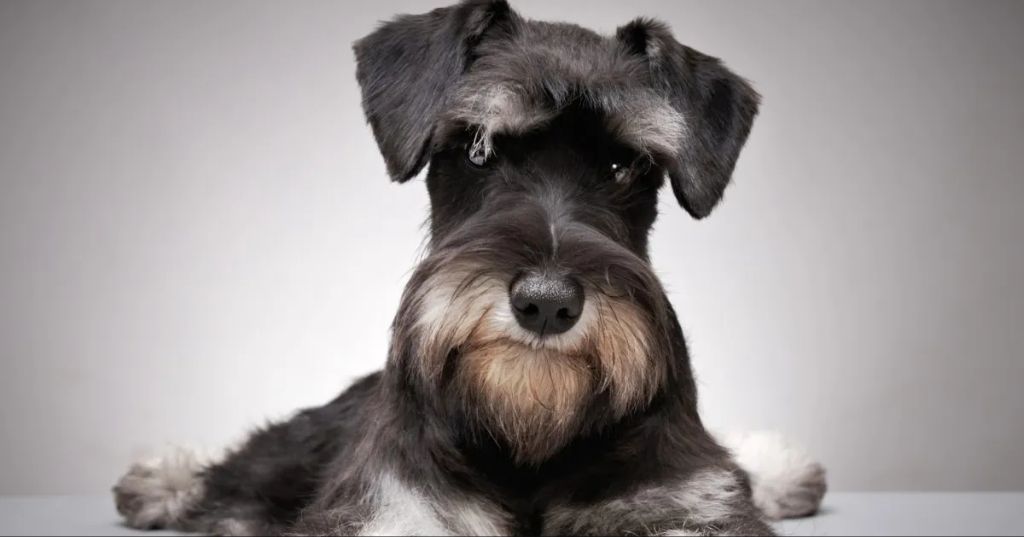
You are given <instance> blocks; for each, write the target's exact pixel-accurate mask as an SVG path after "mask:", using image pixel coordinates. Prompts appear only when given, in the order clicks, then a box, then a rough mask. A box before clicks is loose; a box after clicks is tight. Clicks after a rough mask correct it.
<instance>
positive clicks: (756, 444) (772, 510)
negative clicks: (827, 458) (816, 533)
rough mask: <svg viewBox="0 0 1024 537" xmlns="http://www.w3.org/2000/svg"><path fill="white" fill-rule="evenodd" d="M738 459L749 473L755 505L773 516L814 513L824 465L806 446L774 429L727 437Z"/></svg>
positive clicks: (821, 492) (822, 484) (821, 493)
mask: <svg viewBox="0 0 1024 537" xmlns="http://www.w3.org/2000/svg"><path fill="white" fill-rule="evenodd" d="M724 443H725V446H726V447H728V448H729V450H730V451H731V452H732V454H733V457H735V458H736V462H737V463H739V465H740V466H742V467H743V468H744V469H745V470H746V471H747V472H749V473H750V480H751V483H750V484H751V488H752V489H753V498H754V504H756V505H757V506H758V507H759V508H760V509H761V511H762V512H764V514H765V516H767V517H769V518H772V519H776V520H778V519H783V518H795V517H803V516H809V515H813V514H814V513H816V512H817V511H818V507H820V506H821V500H822V498H823V497H824V496H825V491H826V490H827V488H828V487H827V484H826V481H825V468H824V467H823V466H822V465H821V464H819V463H818V462H817V461H815V460H814V459H813V458H811V456H810V455H808V454H807V452H806V451H804V449H803V448H801V447H799V446H797V445H795V444H793V443H792V442H790V441H788V440H786V439H785V438H783V437H782V435H780V434H778V433H772V432H752V433H745V434H733V435H729V436H726V437H725V438H724Z"/></svg>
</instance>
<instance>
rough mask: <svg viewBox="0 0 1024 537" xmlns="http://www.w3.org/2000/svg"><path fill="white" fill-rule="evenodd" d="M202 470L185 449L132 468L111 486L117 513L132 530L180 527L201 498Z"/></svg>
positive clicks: (193, 454) (201, 466)
mask: <svg viewBox="0 0 1024 537" xmlns="http://www.w3.org/2000/svg"><path fill="white" fill-rule="evenodd" d="M203 466H204V464H203V462H202V460H201V459H200V458H199V457H198V456H197V455H196V454H195V453H193V452H191V451H187V450H184V449H178V450H175V451H174V452H173V453H170V454H168V455H167V456H164V457H160V458H156V459H151V460H148V461H145V462H141V463H138V464H135V465H133V466H132V467H131V468H130V469H129V470H128V473H127V474H125V475H124V477H122V478H121V479H120V480H119V481H118V482H117V485H115V486H114V501H115V502H116V504H117V512H118V513H121V515H122V516H123V517H124V519H125V522H126V523H127V524H128V525H129V526H131V527H133V528H138V529H155V528H173V527H176V526H179V523H180V522H182V521H183V520H184V517H185V516H186V514H187V512H188V510H189V508H190V507H192V506H193V505H195V503H196V502H198V501H199V499H200V498H201V497H202V494H203V483H202V479H201V478H200V476H199V472H200V471H201V470H202V468H203Z"/></svg>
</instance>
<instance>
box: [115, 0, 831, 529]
mask: <svg viewBox="0 0 1024 537" xmlns="http://www.w3.org/2000/svg"><path fill="white" fill-rule="evenodd" d="M355 52H356V57H357V60H358V69H357V74H356V76H357V79H358V81H359V83H360V86H361V88H362V91H363V106H364V109H365V111H366V116H367V119H368V121H369V123H370V125H371V127H372V129H373V132H374V136H375V137H376V139H377V142H378V145H379V147H380V150H381V153H382V155H383V156H384V160H385V163H386V165H387V169H388V172H389V174H390V175H391V176H392V178H393V179H395V180H397V181H405V180H407V179H409V178H410V177H412V176H414V175H416V174H417V173H418V172H419V171H420V170H421V169H422V168H423V167H424V166H425V165H427V163H429V164H430V166H429V171H428V173H427V176H426V183H427V189H428V191H429V193H430V198H431V215H430V244H429V249H428V251H427V254H426V255H425V257H424V259H423V260H422V261H421V262H420V264H419V265H418V267H417V268H416V270H415V271H414V272H413V274H412V276H411V277H410V280H409V282H408V284H407V287H406V290H405V293H404V294H403V297H402V301H401V304H400V306H399V310H398V312H397V314H396V316H395V321H394V324H393V335H392V342H391V348H390V351H389V355H388V359H387V363H386V366H385V368H384V370H383V371H381V372H379V373H376V374H373V375H370V376H368V377H366V378H364V379H362V380H360V381H359V382H357V383H356V384H355V385H354V386H352V387H351V388H349V389H348V390H347V391H345V392H344V393H343V394H341V395H340V396H339V397H338V398H337V399H335V400H334V401H332V402H331V403H329V404H327V405H325V406H323V407H320V408H313V409H308V410H305V411H302V412H300V413H299V414H297V415H296V416H295V417H293V418H291V419H290V420H288V421H286V422H283V423H279V424H274V425H271V426H270V427H268V428H266V429H264V430H261V431H257V432H256V433H254V434H253V435H251V436H250V437H249V438H248V440H247V441H246V443H245V444H244V445H243V446H242V447H241V448H240V449H238V450H235V451H233V452H232V453H230V454H229V455H228V456H227V457H226V458H225V459H224V460H223V461H221V462H218V463H216V464H209V465H204V466H197V465H195V464H189V465H184V466H182V467H181V469H182V471H181V472H177V471H175V472H167V471H164V470H161V468H163V467H161V466H157V467H134V468H133V469H132V470H131V471H130V472H129V474H128V475H127V476H126V477H125V478H124V479H123V480H122V482H121V483H120V484H119V485H118V486H117V487H116V488H115V495H116V497H117V502H118V506H119V509H120V510H121V512H122V513H123V514H124V515H125V517H126V520H127V521H128V523H129V524H131V525H134V526H136V527H171V528H176V529H184V530H191V531H202V532H211V533H227V534H240V533H283V534H294V535H324V534H364V535H382V534H413V533H419V534H433V535H443V534H479V535H485V534H486V535H491V534H564V533H579V534H601V535H605V534H611V533H618V534H652V535H653V534H657V535H690V534H697V535H703V534H770V533H771V528H770V527H769V526H768V525H767V524H766V523H765V521H764V520H763V513H762V512H761V511H760V510H758V508H757V507H755V505H754V501H758V502H759V503H760V504H761V505H763V506H765V509H767V510H768V511H769V514H770V515H777V514H783V515H784V514H791V513H793V512H796V511H802V510H803V507H800V508H799V509H794V508H793V506H794V505H795V504H794V503H792V502H789V500H786V502H779V501H775V503H773V502H772V501H766V500H765V497H764V495H763V494H762V495H761V496H759V495H758V494H759V491H762V492H763V491H769V490H774V491H776V492H777V493H778V494H776V497H785V498H791V497H792V495H794V494H795V495H796V496H798V497H802V496H800V495H802V494H804V491H803V489H801V488H800V487H801V486H803V485H806V483H803V482H801V481H800V480H799V479H798V480H796V481H780V480H778V479H774V478H773V479H772V480H771V481H770V483H771V486H770V487H763V486H762V485H765V484H766V483H769V482H768V481H765V480H763V479H760V478H759V477H758V476H756V475H755V476H754V479H753V483H754V485H755V489H754V493H753V495H752V493H751V489H750V484H751V481H750V479H749V478H748V476H747V474H746V473H745V472H744V471H743V470H742V469H741V468H740V466H738V465H737V464H736V462H735V461H734V460H733V458H732V457H731V456H730V454H729V453H728V452H727V451H726V450H725V449H724V448H723V447H722V446H720V445H719V444H718V443H717V442H716V441H715V440H714V439H713V438H712V437H711V436H710V435H709V434H708V433H707V431H706V430H705V429H704V427H703V424H702V423H701V420H700V417H699V416H698V414H697V395H696V386H695V383H694V380H693V375H692V372H691V370H690V364H689V356H688V353H687V348H686V343H685V341H684V339H683V334H682V330H681V328H680V326H679V323H678V320H677V319H676V316H675V313H674V311H673V309H672V306H671V305H670V304H669V302H668V299H667V297H666V295H665V291H664V289H663V288H662V286H661V284H660V282H659V280H658V278H657V276H656V275H655V273H654V270H653V268H652V267H651V264H650V261H649V258H648V253H647V236H648V233H649V231H650V229H651V226H652V224H653V222H654V220H655V217H656V214H657V209H656V207H657V192H658V190H659V188H660V187H661V186H662V184H663V183H664V176H665V175H668V176H669V177H670V179H671V182H672V186H673V189H674V191H675V194H676V196H677V198H678V199H679V201H680V203H681V204H682V205H683V207H685V208H686V209H687V210H688V211H689V212H690V213H691V214H692V215H694V216H695V217H698V218H699V217H703V216H705V215H707V214H708V212H710V210H711V209H712V208H713V206H714V205H715V204H716V203H717V202H718V200H719V199H720V198H721V196H722V193H723V191H724V189H725V186H726V184H727V183H728V182H729V178H730V175H731V173H732V169H733V166H734V164H735V161H736V159H737V157H738V155H739V151H740V148H741V147H742V146H743V143H744V141H745V139H746V137H747V134H748V132H749V130H750V126H751V123H752V121H753V118H754V115H755V114H756V109H757V102H758V97H757V94H756V93H755V92H754V91H753V90H752V89H751V88H750V86H749V85H748V84H747V83H746V82H745V81H743V80H742V79H741V78H739V77H738V76H736V75H735V74H733V73H732V72H730V71H729V70H727V69H726V68H725V67H724V66H723V65H722V64H721V62H719V61H718V60H716V59H714V58H711V57H709V56H705V55H703V54H700V53H699V52H696V51H694V50H692V49H689V48H688V47H685V46H683V45H681V44H679V43H678V42H677V41H675V39H674V38H672V36H671V35H670V34H669V32H668V30H667V27H665V26H664V25H662V24H660V23H656V22H653V21H647V20H637V21H634V22H632V23H630V24H627V25H626V26H624V27H622V28H620V29H619V31H618V32H617V34H616V35H615V36H601V35H598V34H595V33H593V32H591V31H589V30H585V29H583V28H579V27H577V26H573V25H569V24H552V23H544V22H536V21H529V20H526V19H524V18H522V17H520V16H519V15H518V14H516V13H515V12H513V11H512V10H511V9H509V7H508V6H507V5H506V4H505V3H504V2H502V1H483V0H469V1H464V2H462V3H460V4H457V5H454V6H450V7H446V8H440V9H436V10H434V11H432V12H430V13H426V14H422V15H410V16H402V17H398V18H396V19H395V20H394V21H391V22H389V23H386V24H384V25H383V26H381V27H380V28H379V29H378V30H376V31H375V32H373V33H372V34H370V35H369V36H367V37H366V38H364V39H362V40H360V41H359V42H358V43H356V45H355ZM467 154H469V155H472V156H473V157H472V158H467ZM480 156H482V157H484V158H482V159H481V158H477V157H480ZM524 274H549V275H556V276H557V277H559V278H564V279H567V280H571V281H572V282H573V283H574V285H575V286H576V287H574V288H577V287H578V289H580V290H582V293H583V295H582V296H583V297H585V301H584V302H583V303H582V309H581V310H580V313H579V316H578V318H574V324H573V325H572V327H571V328H570V329H568V330H567V331H565V332H564V333H560V334H557V335H550V334H547V335H543V336H542V335H538V334H537V333H535V332H531V331H529V330H527V329H525V328H523V327H521V326H520V324H519V321H517V320H516V319H517V317H516V314H515V313H514V312H513V311H512V308H511V306H510V299H509V293H510V289H512V288H513V287H514V283H515V282H516V281H518V280H519V278H521V277H522V276H523V275H524ZM574 315H575V314H574ZM524 326H525V325H524ZM539 331H540V332H541V333H543V329H541V330H539ZM744 453H745V452H744ZM741 456H743V455H742V453H741ZM175 468H178V466H175ZM811 474H813V472H811ZM794 487H795V488H794ZM812 489H813V487H812ZM813 490H814V491H817V490H818V489H813ZM821 491H823V489H821ZM819 498H820V496H819ZM787 502H788V503H787ZM803 505H805V504H801V506H803Z"/></svg>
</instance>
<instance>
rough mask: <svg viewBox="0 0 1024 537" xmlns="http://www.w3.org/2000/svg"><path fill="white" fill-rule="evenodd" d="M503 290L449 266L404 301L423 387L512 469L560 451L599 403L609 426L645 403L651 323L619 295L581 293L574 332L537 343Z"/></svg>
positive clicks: (490, 278) (652, 359)
mask: <svg viewBox="0 0 1024 537" xmlns="http://www.w3.org/2000/svg"><path fill="white" fill-rule="evenodd" d="M507 289H508V281H507V280H506V279H505V278H503V277H502V276H501V275H494V274H491V273H487V272H484V271H482V270H481V269H480V268H479V267H473V266H466V265H461V266H452V265H449V266H446V267H445V268H444V270H442V271H438V272H434V273H432V274H431V276H429V277H428V278H426V279H425V280H424V281H423V283H422V285H420V286H418V287H417V289H415V290H414V292H413V293H411V295H410V296H408V297H407V298H411V299H412V304H411V305H412V307H414V308H415V311H416V312H417V314H416V316H415V319H416V320H415V323H414V325H415V333H416V334H417V335H418V339H419V345H418V348H419V351H420V352H418V353H417V354H418V357H417V360H418V361H417V366H418V368H419V369H420V372H421V374H423V375H424V376H425V377H426V379H427V382H428V385H430V386H435V387H437V389H439V390H440V389H442V385H444V389H446V390H447V391H446V393H448V394H449V396H450V397H455V398H457V399H458V400H459V401H460V402H461V403H463V410H464V412H465V413H466V414H467V415H468V416H469V417H470V418H472V419H473V421H474V422H476V423H477V424H479V425H480V426H482V427H483V428H484V429H485V431H486V432H487V433H488V434H490V435H491V436H493V437H495V438H496V439H500V440H501V441H503V442H504V443H505V444H507V445H508V446H509V447H510V449H511V450H512V451H513V453H514V456H515V458H516V459H517V460H518V461H520V462H527V463H537V462H541V461H543V460H545V459H546V458H548V457H550V456H551V455H552V454H553V453H555V452H556V451H557V450H558V449H560V448H561V447H564V446H565V445H566V444H567V443H568V442H569V441H570V440H571V439H572V438H573V436H574V435H576V434H578V433H579V432H580V428H581V426H582V423H583V421H584V418H585V413H586V412H587V410H588V408H590V407H591V406H592V403H594V402H595V401H596V400H597V399H598V398H601V399H602V400H604V401H606V404H607V405H608V408H606V409H604V410H605V411H606V413H607V414H608V415H609V416H611V417H613V418H618V417H621V416H623V415H625V414H627V413H628V412H630V411H632V410H634V409H635V408H637V407H639V406H642V405H644V404H645V403H646V402H647V401H649V400H650V398H651V397H652V395H653V393H654V390H655V389H656V387H657V386H658V385H659V384H660V382H661V379H662V377H663V375H664V364H663V361H662V360H661V359H659V358H658V357H656V356H655V354H656V353H655V352H654V349H653V348H652V345H651V342H652V341H654V338H655V337H656V334H655V332H656V330H655V329H654V323H653V320H652V319H651V318H650V317H649V316H648V315H647V314H645V313H644V310H643V309H641V308H640V307H639V306H638V305H637V304H636V303H634V302H633V301H632V300H631V299H630V298H629V296H628V295H625V294H620V295H619V296H618V297H614V296H612V295H610V294H607V293H604V292H602V291H600V290H598V289H594V288H588V289H587V290H586V296H587V298H586V301H585V303H584V309H583V313H582V314H581V316H580V319H579V320H578V322H577V323H576V325H575V326H574V327H573V328H572V329H570V330H569V331H567V332H565V333H563V334H558V335H555V336H547V337H544V338H540V337H538V336H536V335H534V334H533V333H531V332H528V331H526V330H524V329H522V328H521V327H519V326H518V324H517V323H516V321H515V318H514V316H513V314H512V311H511V306H510V304H509V299H508V291H507ZM448 368H451V369H449V370H450V371H451V377H450V378H447V379H446V378H445V371H446V369H448Z"/></svg>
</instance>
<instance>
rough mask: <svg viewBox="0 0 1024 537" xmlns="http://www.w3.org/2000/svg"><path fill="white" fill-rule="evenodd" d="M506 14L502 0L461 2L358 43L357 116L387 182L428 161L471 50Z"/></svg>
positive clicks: (403, 19)
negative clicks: (369, 131)
mask: <svg viewBox="0 0 1024 537" xmlns="http://www.w3.org/2000/svg"><path fill="white" fill-rule="evenodd" d="M510 13H511V10H510V9H509V7H508V4H507V3H506V2H505V1H504V0H464V1H463V2H461V3H459V4H456V5H454V6H449V7H443V8H438V9H435V10H433V11H431V12H429V13H424V14H422V15H402V16H399V17H397V18H396V19H394V20H392V21H391V22H387V23H385V24H383V25H382V26H381V27H380V28H378V29H377V31H375V32H373V33H372V34H370V35H368V36H366V37H364V38H362V39H360V40H359V41H356V43H355V45H354V46H353V49H354V50H355V53H356V64H357V67H356V79H357V80H358V81H359V86H360V88H361V89H362V93H363V111H364V112H365V113H366V119H367V121H368V122H369V123H370V127H371V128H372V129H373V136H374V138H376V139H377V145H378V147H379V148H380V152H381V154H382V155H383V156H384V161H385V163H386V164H387V168H388V174H390V175H391V179H392V180H395V181H398V182H403V181H406V180H408V179H410V178H411V177H413V176H415V175H416V174H417V173H419V171H420V170H421V169H423V166H424V165H425V164H426V163H427V161H429V160H430V151H429V149H430V141H431V137H432V135H433V134H434V129H435V125H436V119H437V114H438V112H439V111H440V110H441V108H442V107H443V106H444V103H445V100H446V98H447V97H448V93H449V90H450V89H451V88H452V87H453V86H454V85H455V82H456V80H458V78H459V76H461V75H462V73H463V72H464V71H465V69H466V67H467V65H468V63H469V61H470V55H471V53H472V48H473V46H474V44H475V43H476V42H477V41H478V40H479V39H480V38H481V36H483V34H484V32H485V31H486V30H487V29H488V28H489V27H490V26H491V25H492V24H494V23H495V22H496V21H497V20H499V19H503V18H507V17H509V16H511V15H510Z"/></svg>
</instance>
